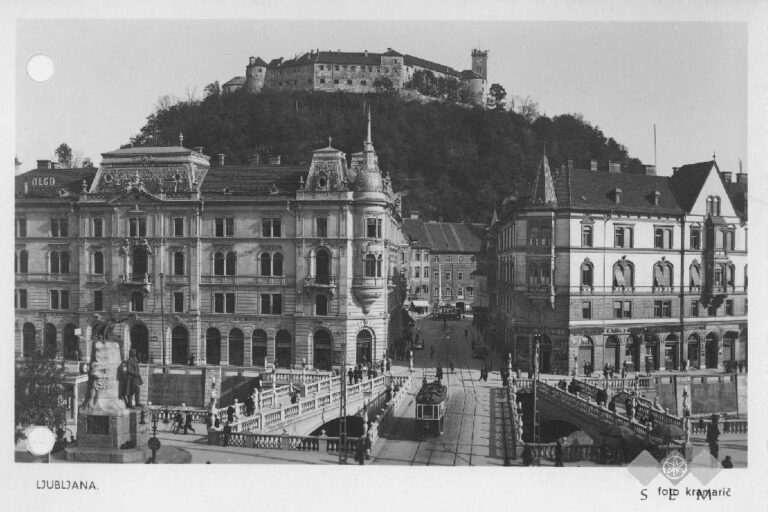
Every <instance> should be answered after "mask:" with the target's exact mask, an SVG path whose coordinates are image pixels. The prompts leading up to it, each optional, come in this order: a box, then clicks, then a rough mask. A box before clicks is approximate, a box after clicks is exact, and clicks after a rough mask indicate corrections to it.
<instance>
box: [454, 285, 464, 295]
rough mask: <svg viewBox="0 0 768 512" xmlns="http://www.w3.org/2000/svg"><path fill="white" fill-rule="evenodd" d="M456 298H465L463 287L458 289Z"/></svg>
mask: <svg viewBox="0 0 768 512" xmlns="http://www.w3.org/2000/svg"><path fill="white" fill-rule="evenodd" d="M456 296H457V297H463V296H464V288H462V287H461V286H459V287H458V288H457V289H456Z"/></svg>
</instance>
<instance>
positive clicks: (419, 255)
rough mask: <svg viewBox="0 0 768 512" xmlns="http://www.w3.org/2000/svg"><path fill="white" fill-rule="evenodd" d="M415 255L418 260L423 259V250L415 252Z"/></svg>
mask: <svg viewBox="0 0 768 512" xmlns="http://www.w3.org/2000/svg"><path fill="white" fill-rule="evenodd" d="M414 257H415V259H416V261H421V252H419V251H416V253H415V254H414Z"/></svg>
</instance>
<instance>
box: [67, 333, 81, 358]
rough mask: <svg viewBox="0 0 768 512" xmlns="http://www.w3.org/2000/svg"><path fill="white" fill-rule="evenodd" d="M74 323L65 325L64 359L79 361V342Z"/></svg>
mask: <svg viewBox="0 0 768 512" xmlns="http://www.w3.org/2000/svg"><path fill="white" fill-rule="evenodd" d="M75 329H76V327H75V326H74V324H67V325H65V326H64V359H68V360H70V361H77V360H78V359H79V357H78V355H79V350H80V349H79V342H78V339H77V336H76V335H75Z"/></svg>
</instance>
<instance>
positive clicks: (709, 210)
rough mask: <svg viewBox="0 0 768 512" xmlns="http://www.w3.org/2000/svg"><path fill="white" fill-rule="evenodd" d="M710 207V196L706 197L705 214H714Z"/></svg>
mask: <svg viewBox="0 0 768 512" xmlns="http://www.w3.org/2000/svg"><path fill="white" fill-rule="evenodd" d="M713 212H714V209H713V208H712V196H709V197H707V215H714V213H713Z"/></svg>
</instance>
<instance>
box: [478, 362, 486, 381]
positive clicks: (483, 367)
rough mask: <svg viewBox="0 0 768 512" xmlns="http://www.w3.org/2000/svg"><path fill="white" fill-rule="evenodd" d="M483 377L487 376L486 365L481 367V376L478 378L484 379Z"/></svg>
mask: <svg viewBox="0 0 768 512" xmlns="http://www.w3.org/2000/svg"><path fill="white" fill-rule="evenodd" d="M483 377H485V365H483V366H481V367H480V378H479V379H477V380H483Z"/></svg>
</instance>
